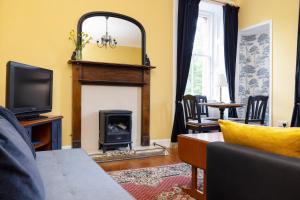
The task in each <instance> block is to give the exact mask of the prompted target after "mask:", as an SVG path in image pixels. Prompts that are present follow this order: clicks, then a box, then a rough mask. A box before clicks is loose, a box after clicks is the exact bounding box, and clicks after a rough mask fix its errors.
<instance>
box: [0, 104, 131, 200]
mask: <svg viewBox="0 0 300 200" xmlns="http://www.w3.org/2000/svg"><path fill="white" fill-rule="evenodd" d="M0 199H9V200H21V199H22V200H44V199H47V200H77V199H78V200H83V199H84V200H97V199H99V200H100V199H101V200H120V199H122V200H132V199H134V198H133V197H132V196H131V195H130V194H129V193H128V192H126V191H125V190H124V189H123V188H122V187H121V186H120V185H118V184H117V183H116V182H115V181H114V180H113V179H112V178H111V177H110V176H109V175H108V174H106V173H105V172H104V170H102V169H101V168H100V167H99V166H98V165H97V164H96V163H95V162H94V161H93V160H92V159H91V158H90V157H89V156H88V155H87V154H86V153H85V152H84V151H83V150H82V149H70V150H54V151H44V152H37V153H35V151H34V148H33V145H32V144H31V142H30V138H29V136H28V135H27V132H26V130H25V129H24V128H23V127H22V126H21V125H20V124H19V123H18V121H17V119H16V118H15V116H14V115H13V114H12V113H11V112H10V111H8V110H6V109H5V108H2V107H0Z"/></svg>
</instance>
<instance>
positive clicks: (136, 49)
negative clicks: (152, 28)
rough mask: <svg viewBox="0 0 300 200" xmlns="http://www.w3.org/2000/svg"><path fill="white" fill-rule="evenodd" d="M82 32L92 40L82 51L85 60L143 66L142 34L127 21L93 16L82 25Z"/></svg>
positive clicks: (135, 26) (134, 25)
mask: <svg viewBox="0 0 300 200" xmlns="http://www.w3.org/2000/svg"><path fill="white" fill-rule="evenodd" d="M82 31H83V32H84V33H87V34H89V35H90V36H92V38H93V39H92V40H91V42H90V44H89V45H87V46H86V47H85V48H84V49H83V51H82V58H83V60H89V61H97V62H108V63H122V64H139V65H140V64H142V63H141V62H142V32H141V30H140V28H139V27H138V26H137V25H136V24H134V23H132V22H130V21H127V20H124V19H121V18H117V17H111V16H110V17H106V16H93V17H89V18H87V19H85V20H84V21H83V23H82Z"/></svg>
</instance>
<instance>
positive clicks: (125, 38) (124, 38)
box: [82, 16, 142, 48]
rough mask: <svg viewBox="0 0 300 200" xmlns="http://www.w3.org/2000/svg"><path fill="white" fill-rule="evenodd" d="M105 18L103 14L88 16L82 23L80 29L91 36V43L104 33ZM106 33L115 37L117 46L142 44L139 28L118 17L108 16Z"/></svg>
mask: <svg viewBox="0 0 300 200" xmlns="http://www.w3.org/2000/svg"><path fill="white" fill-rule="evenodd" d="M105 24H106V19H105V17H104V16H96V17H90V18H88V19H86V20H85V21H84V22H83V24H82V31H83V32H85V33H88V34H89V35H90V36H92V37H93V39H92V43H95V44H96V43H97V40H100V38H101V36H102V35H104V34H105ZM108 34H109V35H111V36H112V37H113V38H115V39H116V40H117V42H118V44H117V45H118V46H128V47H138V48H141V46H142V34H141V30H140V29H139V27H138V26H136V25H135V24H133V23H131V22H129V21H127V20H123V19H120V18H115V17H109V18H108Z"/></svg>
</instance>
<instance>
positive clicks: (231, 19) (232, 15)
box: [223, 4, 239, 118]
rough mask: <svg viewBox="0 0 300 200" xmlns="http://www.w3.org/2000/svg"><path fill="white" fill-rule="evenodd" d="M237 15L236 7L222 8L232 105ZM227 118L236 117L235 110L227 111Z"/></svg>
mask: <svg viewBox="0 0 300 200" xmlns="http://www.w3.org/2000/svg"><path fill="white" fill-rule="evenodd" d="M238 14H239V8H238V7H234V6H231V5H229V4H226V5H224V6H223V16H224V19H223V20H224V53H225V71H226V77H227V82H228V89H229V97H230V101H231V102H232V103H234V102H235V70H236V53H237V40H238V21H239V20H238ZM228 117H232V118H237V117H238V116H237V112H236V109H235V108H230V109H229V111H228Z"/></svg>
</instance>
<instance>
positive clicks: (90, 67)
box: [68, 60, 155, 148]
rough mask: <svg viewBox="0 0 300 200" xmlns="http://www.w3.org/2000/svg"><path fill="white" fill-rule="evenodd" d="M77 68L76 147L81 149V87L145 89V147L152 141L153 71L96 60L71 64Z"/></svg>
mask: <svg viewBox="0 0 300 200" xmlns="http://www.w3.org/2000/svg"><path fill="white" fill-rule="evenodd" d="M68 63H69V64H72V68H73V70H72V71H73V76H72V77H73V78H72V79H73V94H72V110H73V113H72V147H73V148H80V147H81V85H110V86H132V87H141V88H142V95H141V96H142V99H141V100H142V108H141V110H142V113H141V116H142V119H141V123H142V124H141V145H142V146H148V145H149V142H150V137H149V134H150V133H149V129H150V70H151V69H153V68H155V67H151V66H145V65H129V64H116V63H103V62H92V61H74V60H70V61H69V62H68Z"/></svg>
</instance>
